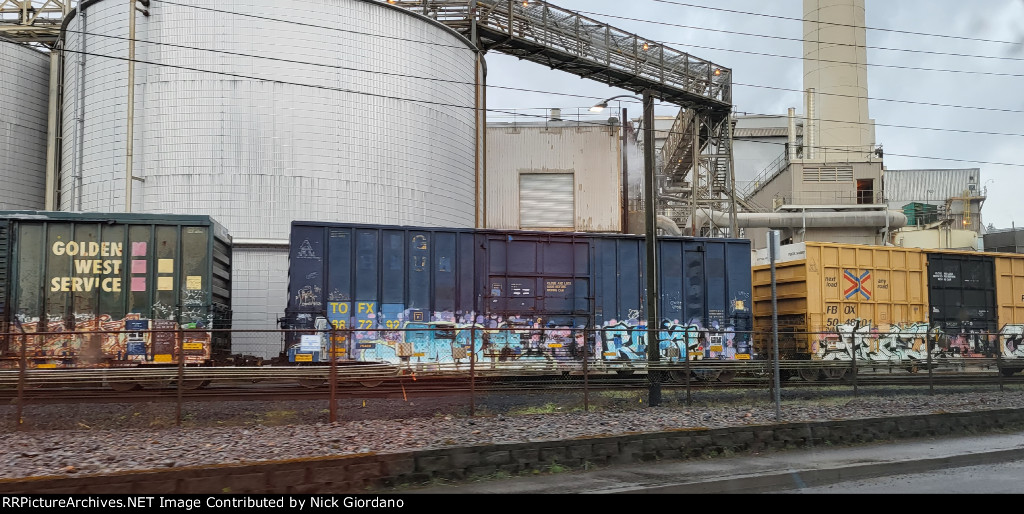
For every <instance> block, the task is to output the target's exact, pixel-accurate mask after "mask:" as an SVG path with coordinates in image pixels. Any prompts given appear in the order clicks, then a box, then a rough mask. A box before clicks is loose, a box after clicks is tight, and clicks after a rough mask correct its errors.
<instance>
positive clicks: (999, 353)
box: [989, 334, 1003, 392]
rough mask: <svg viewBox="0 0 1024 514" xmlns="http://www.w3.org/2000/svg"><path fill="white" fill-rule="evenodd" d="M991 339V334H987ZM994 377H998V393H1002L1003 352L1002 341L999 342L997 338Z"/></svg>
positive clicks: (997, 337)
mask: <svg viewBox="0 0 1024 514" xmlns="http://www.w3.org/2000/svg"><path fill="white" fill-rule="evenodd" d="M989 337H991V334H989ZM996 375H997V376H998V377H999V378H998V380H999V391H1000V392H1002V391H1003V350H1002V341H1000V340H999V336H998V335H997V336H996Z"/></svg>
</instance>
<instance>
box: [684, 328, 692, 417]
mask: <svg viewBox="0 0 1024 514" xmlns="http://www.w3.org/2000/svg"><path fill="white" fill-rule="evenodd" d="M683 373H684V374H685V375H686V406H687V407H689V406H690V405H692V404H693V399H692V398H691V397H690V325H686V329H685V330H684V331H683Z"/></svg>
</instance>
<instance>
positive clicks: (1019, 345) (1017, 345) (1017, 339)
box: [999, 325, 1024, 359]
mask: <svg viewBox="0 0 1024 514" xmlns="http://www.w3.org/2000/svg"><path fill="white" fill-rule="evenodd" d="M999 351H1000V355H1001V356H1002V357H1003V358H1004V359H1024V325H1004V326H1003V328H1002V330H1000V331H999Z"/></svg>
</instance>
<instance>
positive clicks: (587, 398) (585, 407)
mask: <svg viewBox="0 0 1024 514" xmlns="http://www.w3.org/2000/svg"><path fill="white" fill-rule="evenodd" d="M594 340H595V341H597V334H596V332H595V334H594ZM588 341H590V339H589V338H588V337H587V329H586V328H584V329H583V412H590V391H589V390H588V387H587V386H588V385H589V384H588V383H587V382H588V377H587V375H588V373H587V359H588V356H587V346H589V345H588V344H587V342H588Z"/></svg>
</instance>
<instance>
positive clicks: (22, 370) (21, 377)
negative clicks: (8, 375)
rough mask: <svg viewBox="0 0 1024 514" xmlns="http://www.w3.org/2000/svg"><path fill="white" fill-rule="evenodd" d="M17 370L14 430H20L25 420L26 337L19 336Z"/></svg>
mask: <svg viewBox="0 0 1024 514" xmlns="http://www.w3.org/2000/svg"><path fill="white" fill-rule="evenodd" d="M19 360H20V364H19V369H18V412H17V422H16V423H17V426H16V427H15V428H17V429H19V430H20V429H21V427H22V423H24V422H25V420H24V419H23V418H22V412H23V410H24V403H25V380H27V379H28V375H27V373H28V336H26V335H24V332H22V335H21V358H20V359H19Z"/></svg>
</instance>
